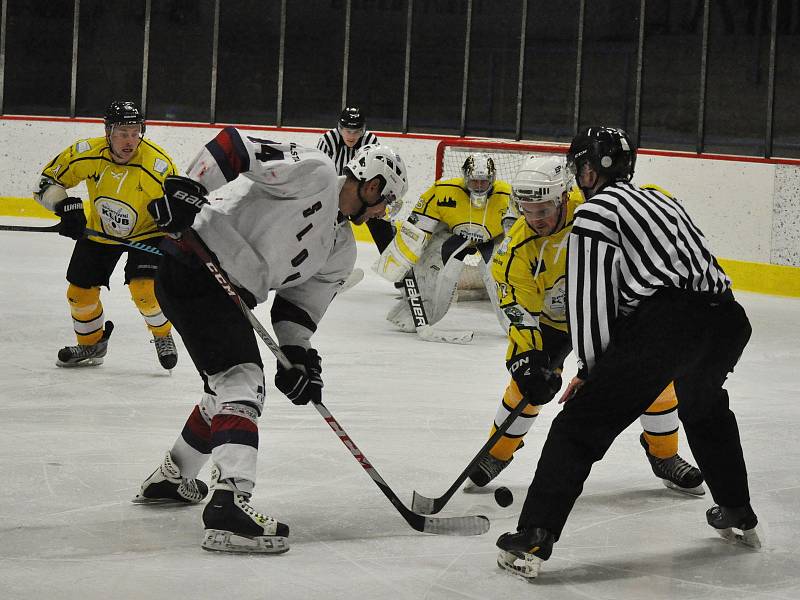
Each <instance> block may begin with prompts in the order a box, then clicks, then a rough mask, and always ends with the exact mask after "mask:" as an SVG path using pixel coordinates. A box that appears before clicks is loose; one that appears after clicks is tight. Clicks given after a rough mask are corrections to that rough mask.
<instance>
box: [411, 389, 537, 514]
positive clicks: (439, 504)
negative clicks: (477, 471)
mask: <svg viewBox="0 0 800 600" xmlns="http://www.w3.org/2000/svg"><path fill="white" fill-rule="evenodd" d="M528 404H530V400H528V398H527V396H523V397H522V399H521V400H520V401H519V403H518V404H517V405H516V406H515V407H514V410H512V411H511V413H510V414H509V415H508V416H507V417H506V419H505V421H503V422H502V423H501V424H500V427H498V428H497V431H495V432H494V433H493V434H492V435H491V436H490V437H489V439H488V440H486V443H485V444H484V445H483V446H482V447H481V449H480V450H478V453H477V454H476V455H475V458H473V459H472V460H471V461H470V462H469V464H468V465H467V467H466V468H465V469H464V470H463V471H462V472H461V475H459V476H458V477H457V478H456V480H455V481H454V482H453V485H451V486H450V487H449V488H448V490H447V491H446V492H445V493H444V494H442V495H441V496H439V497H438V498H428V497H427V496H423V495H422V494H420V493H418V492H417V491H416V490H414V495H413V497H412V500H411V510H414V511H416V512H418V513H422V514H423V515H434V514H436V513H438V512H439V511H440V510H442V508H444V506H445V504H447V503H448V502H449V501H450V498H452V496H453V494H455V492H456V490H457V489H458V488H459V487H460V486H461V484H462V483H464V481H465V480H466V479H467V477H469V474H470V473H471V472H472V469H473V468H475V465H477V464H478V461H480V459H481V458H483V457H484V455H485V454H486V453H488V452H489V450H490V449H491V448H492V447H493V446H494V445H495V444H496V443H497V440H499V439H500V438H501V437H503V434H505V432H506V431H508V428H509V427H511V424H512V423H513V422H514V420H515V419H516V418H517V417H518V416H519V415H520V414H522V411H523V410H525V407H526V406H528Z"/></svg>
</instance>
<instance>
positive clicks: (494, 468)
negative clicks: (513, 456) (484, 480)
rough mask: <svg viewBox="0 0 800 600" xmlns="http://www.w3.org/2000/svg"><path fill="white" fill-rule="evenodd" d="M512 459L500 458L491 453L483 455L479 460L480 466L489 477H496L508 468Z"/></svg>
mask: <svg viewBox="0 0 800 600" xmlns="http://www.w3.org/2000/svg"><path fill="white" fill-rule="evenodd" d="M510 462H511V461H510V460H500V459H498V458H495V457H494V456H492V455H491V454H487V455H485V456H483V457H481V459H480V461H478V468H479V469H480V470H481V471H483V472H484V473H486V474H487V475H488V476H489V479H490V480H491V479H494V478H495V477H497V476H498V475H499V474H500V471H502V470H503V469H505V468H506V466H507V465H508V463H510Z"/></svg>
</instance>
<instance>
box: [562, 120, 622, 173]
mask: <svg viewBox="0 0 800 600" xmlns="http://www.w3.org/2000/svg"><path fill="white" fill-rule="evenodd" d="M587 162H588V163H589V164H590V165H591V167H592V169H593V170H595V171H596V172H597V173H600V174H602V175H605V176H606V177H608V178H609V179H611V180H612V181H620V180H621V181H630V180H631V178H632V177H633V170H634V167H635V166H636V148H634V147H633V143H632V142H631V140H630V138H629V137H628V134H627V133H625V131H623V130H622V129H619V128H616V127H587V128H586V129H584V130H583V131H581V132H580V133H578V135H576V136H575V137H574V138H573V140H572V144H570V147H569V151H568V152H567V167H568V168H569V169H570V171H572V173H573V175H576V176H577V174H578V171H579V169H580V167H581V165H583V164H585V163H587Z"/></svg>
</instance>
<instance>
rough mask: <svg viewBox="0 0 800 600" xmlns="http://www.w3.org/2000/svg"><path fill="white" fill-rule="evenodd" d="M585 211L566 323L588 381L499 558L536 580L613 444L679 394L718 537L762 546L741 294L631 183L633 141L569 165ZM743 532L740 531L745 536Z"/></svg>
mask: <svg viewBox="0 0 800 600" xmlns="http://www.w3.org/2000/svg"><path fill="white" fill-rule="evenodd" d="M567 160H568V166H569V167H570V169H571V170H572V171H573V173H574V174H575V176H576V180H577V183H578V185H579V186H580V188H581V189H582V191H583V193H584V196H585V197H586V202H585V203H584V204H583V205H581V206H580V207H579V208H578V209H577V211H576V213H575V221H574V224H573V228H572V233H571V234H570V237H569V242H568V254H567V316H568V322H569V329H570V332H571V335H572V341H573V349H574V351H575V353H576V355H577V358H578V367H579V371H578V374H577V376H576V377H575V378H574V379H573V380H572V381H571V382H570V384H569V385H568V387H567V390H566V392H565V393H564V395H563V396H562V398H561V400H560V401H559V402H562V403H563V402H566V404H565V406H564V410H562V411H561V413H560V414H559V415H558V416H557V417H556V418H555V419H554V420H553V424H552V427H551V428H550V431H549V434H548V436H547V440H546V442H545V445H544V447H543V449H542V454H541V458H540V459H539V464H538V466H537V468H536V475H535V476H534V479H533V483H532V484H531V486H530V488H529V490H528V496H527V498H526V499H525V504H524V506H523V508H522V513H521V515H520V518H519V522H518V526H517V531H516V532H514V533H506V534H503V535H502V536H501V537H500V538H499V539H498V540H497V545H498V547H499V548H500V549H501V550H502V551H504V552H506V553H507V556H505V558H506V559H508V560H509V561H510V562H514V560H513V559H514V558H516V559H518V560H517V561H516V565H517V569H516V570H517V571H518V574H520V575H522V576H523V577H527V578H532V577H536V576H537V574H538V571H539V568H540V566H541V562H542V561H543V560H547V559H548V558H549V557H550V554H551V552H552V548H553V544H554V543H555V542H556V541H558V539H559V537H560V536H561V532H562V530H563V528H564V525H565V523H566V521H567V517H568V515H569V513H570V511H571V510H572V506H573V504H574V503H575V501H576V500H577V498H578V496H580V494H581V490H582V489H583V484H584V482H585V480H586V478H587V477H588V476H589V472H590V470H591V468H592V464H593V463H594V462H596V461H598V460H600V459H601V458H602V457H603V456H604V454H605V453H606V451H607V450H608V448H609V447H610V446H611V443H612V442H613V441H614V439H615V438H616V437H617V436H618V435H619V434H620V433H621V432H622V431H623V430H625V429H626V428H627V427H628V425H630V424H631V423H633V421H635V420H636V419H637V418H638V416H639V415H640V414H641V413H643V412H644V410H645V409H646V408H647V406H648V404H649V403H650V401H651V399H652V398H655V397H656V396H657V395H658V394H659V392H661V390H663V389H664V388H665V387H666V386H667V385H668V384H669V382H670V381H674V385H675V390H676V393H677V396H678V401H679V405H678V414H679V416H680V418H681V420H682V422H683V426H684V430H685V432H686V437H687V440H688V442H689V446H690V448H691V450H692V454H693V455H694V458H695V459H696V460H697V463H698V466H699V467H700V470H701V471H702V473H703V475H704V476H705V480H706V483H707V484H708V487H709V489H710V491H711V494H712V496H713V499H714V501H715V502H716V505H715V506H713V507H712V508H710V509H709V510H708V511H707V512H706V518H707V521H708V523H709V525H711V526H712V527H714V528H715V529H716V530H717V531H718V532H719V533H720V535H722V536H723V537H726V538H728V539H731V540H735V541H739V542H741V543H743V544H745V545H748V546H752V547H756V548H757V547H760V545H761V542H760V540H759V532H758V531H757V530H756V525H757V523H758V519H757V518H756V515H755V513H754V512H753V509H752V508H751V506H750V494H749V490H748V483H747V471H746V468H745V462H744V457H743V454H742V447H741V443H740V441H739V430H738V426H737V424H736V417H735V416H734V414H733V412H731V410H730V408H729V407H728V394H727V392H726V391H725V390H724V389H723V387H722V385H723V383H724V382H725V379H726V378H727V376H728V373H730V372H732V371H733V368H734V366H735V365H736V363H737V362H738V360H739V357H740V356H741V354H742V351H743V350H744V347H745V346H746V345H747V342H748V340H749V338H750V334H751V327H750V323H749V321H748V319H747V316H746V314H745V311H744V309H743V308H742V307H741V306H740V305H739V303H738V302H737V301H736V300H735V299H734V297H733V293H732V292H731V282H730V280H729V279H728V277H727V276H726V275H725V272H724V271H723V270H722V268H721V267H720V266H719V264H718V262H717V259H716V257H715V256H714V255H713V254H712V252H711V250H710V249H709V245H708V242H707V241H706V239H705V237H704V236H703V234H702V232H701V231H700V230H699V229H698V228H697V226H696V225H695V224H694V223H693V222H692V220H691V218H690V217H689V215H688V214H687V213H686V211H685V210H684V208H683V206H682V205H681V204H680V203H679V202H678V201H677V200H676V199H675V198H673V197H671V196H670V195H669V194H666V193H665V192H664V191H663V190H660V189H659V188H657V187H654V186H648V187H646V188H643V187H638V186H635V185H633V184H632V183H630V180H631V178H632V176H633V170H634V166H635V162H636V152H635V149H634V148H633V146H632V144H631V142H630V140H629V139H628V137H627V135H626V134H625V132H624V131H622V130H620V129H613V128H609V127H591V128H588V129H586V130H584V131H582V132H581V133H580V134H578V135H577V136H576V137H575V138H574V139H573V141H572V145H571V146H570V149H569V153H568V154H567ZM734 530H738V531H734Z"/></svg>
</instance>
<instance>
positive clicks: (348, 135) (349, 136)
mask: <svg viewBox="0 0 800 600" xmlns="http://www.w3.org/2000/svg"><path fill="white" fill-rule="evenodd" d="M339 132H340V133H341V134H342V139H343V140H344V145H345V146H347V147H348V148H352V147H353V146H355V145H356V142H358V140H359V138H361V135H362V134H363V133H364V130H363V129H346V128H344V127H342V128H341V129H340V130H339Z"/></svg>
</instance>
